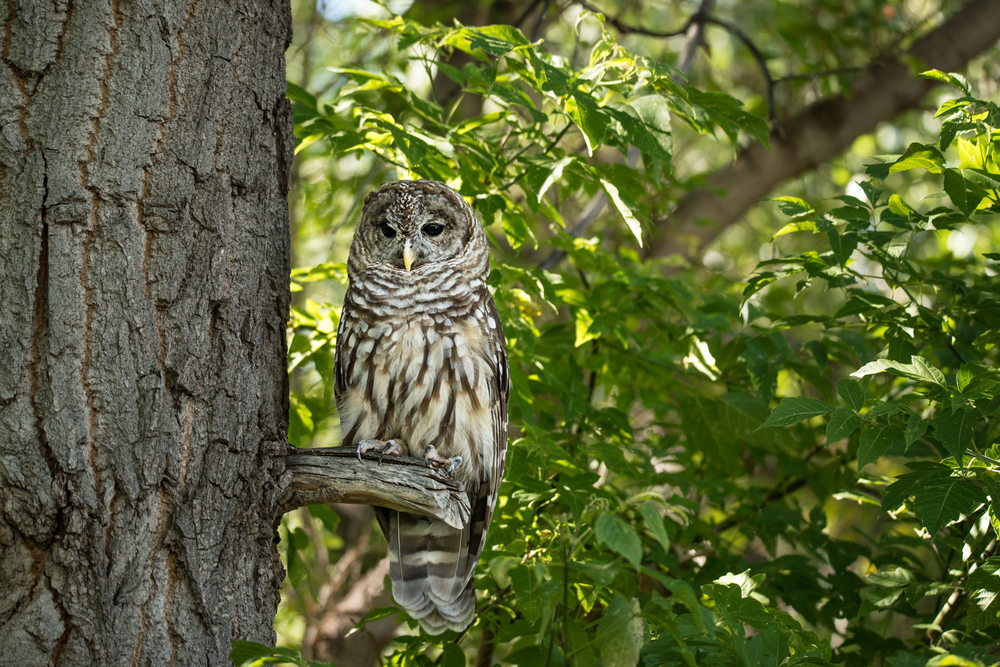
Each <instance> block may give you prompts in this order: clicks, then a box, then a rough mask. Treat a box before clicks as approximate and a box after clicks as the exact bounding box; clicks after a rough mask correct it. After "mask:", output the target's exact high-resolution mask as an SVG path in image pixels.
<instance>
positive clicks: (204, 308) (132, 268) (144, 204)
mask: <svg viewBox="0 0 1000 667" xmlns="http://www.w3.org/2000/svg"><path fill="white" fill-rule="evenodd" d="M290 25H291V17H290V13H289V8H288V6H287V2H285V1H283V0H271V1H270V2H269V1H268V0H256V1H255V0H251V1H249V2H233V3H225V2H219V1H216V0H213V1H211V2H190V1H185V0H160V2H149V3H145V2H137V1H134V0H116V1H115V2H102V1H98V0H88V1H87V2H81V1H79V0H78V1H77V2H68V1H67V0H10V1H9V2H0V26H2V27H3V28H2V29H3V31H4V32H3V33H2V40H3V46H2V62H0V647H2V649H0V650H2V656H3V660H2V663H3V664H4V665H18V666H19V667H29V666H32V665H49V664H53V665H163V664H171V665H188V664H199V665H206V664H207V665H225V664H228V657H227V656H228V652H229V650H230V642H231V640H232V639H234V638H242V639H251V640H256V641H262V642H273V641H274V632H273V630H272V623H273V620H274V614H275V611H276V608H277V603H278V585H279V582H280V580H281V578H282V576H283V571H282V568H281V565H280V561H279V560H278V557H277V554H276V551H275V549H274V539H273V528H272V524H271V517H272V515H273V512H274V505H275V502H276V500H277V496H278V492H279V488H278V484H277V478H278V475H280V474H281V471H282V462H281V458H280V456H281V454H283V452H284V448H285V445H284V443H285V431H286V425H287V422H286V419H287V400H288V392H287V386H286V385H287V375H286V370H285V322H286V319H287V315H288V300H289V290H288V272H289V259H288V258H289V239H288V210H287V204H286V195H287V187H288V182H287V179H288V166H289V163H290V160H291V146H292V144H291V140H292V138H291V111H290V107H289V105H288V103H287V101H286V99H285V96H284V93H285V83H284V70H285V68H284V55H283V54H284V51H285V48H286V47H287V44H288V43H289V39H290Z"/></svg>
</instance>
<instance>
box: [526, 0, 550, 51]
mask: <svg viewBox="0 0 1000 667" xmlns="http://www.w3.org/2000/svg"><path fill="white" fill-rule="evenodd" d="M551 2H552V0H545V3H544V4H543V5H542V11H540V12H538V20H537V21H535V29H534V30H532V31H531V41H532V42H537V41H538V34H539V33H540V32H541V31H542V23H543V22H544V21H545V14H547V13H548V11H549V4H550V3H551Z"/></svg>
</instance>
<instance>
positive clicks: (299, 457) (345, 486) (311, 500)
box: [278, 446, 472, 528]
mask: <svg viewBox="0 0 1000 667" xmlns="http://www.w3.org/2000/svg"><path fill="white" fill-rule="evenodd" d="M362 457H363V458H364V459H365V460H362V461H359V460H358V455H357V451H356V450H355V448H354V447H325V448H317V449H297V448H295V447H291V446H290V447H289V450H288V453H287V454H285V470H286V471H287V472H289V473H291V476H292V479H291V484H290V485H289V486H288V488H287V489H286V490H285V493H284V496H283V497H282V499H281V501H280V502H279V504H278V513H279V515H281V514H285V513H286V512H290V511H291V510H293V509H295V508H297V507H302V506H303V505H313V504H316V503H350V504H356V505H374V506H376V507H386V508H388V509H393V510H399V511H402V512H411V513H413V514H423V515H426V516H431V517H434V518H435V519H440V520H441V521H444V522H445V523H447V524H448V525H449V526H452V527H453V528H462V527H463V526H465V525H466V524H467V523H468V521H469V517H470V516H471V514H472V508H471V505H470V502H469V496H468V494H467V493H466V492H465V489H463V488H462V486H461V484H459V483H458V482H457V481H455V480H454V479H452V478H450V477H449V476H448V475H447V474H446V473H445V472H444V470H443V469H442V468H441V464H439V463H436V462H431V466H430V467H428V465H427V464H426V463H425V462H424V460H423V459H415V458H412V457H409V456H394V455H391V454H390V455H386V456H385V457H384V458H383V459H382V462H381V463H379V461H378V459H379V457H378V455H377V454H374V453H366V454H362Z"/></svg>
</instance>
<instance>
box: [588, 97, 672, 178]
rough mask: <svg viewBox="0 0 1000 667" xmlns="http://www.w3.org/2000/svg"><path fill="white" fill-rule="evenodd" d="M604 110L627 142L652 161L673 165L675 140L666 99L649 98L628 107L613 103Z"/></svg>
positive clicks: (641, 98) (639, 100) (633, 102)
mask: <svg viewBox="0 0 1000 667" xmlns="http://www.w3.org/2000/svg"><path fill="white" fill-rule="evenodd" d="M604 108H605V110H606V111H607V113H608V114H609V115H610V116H611V117H612V118H614V119H615V120H617V121H618V122H619V123H621V126H622V130H623V134H622V136H623V138H624V139H625V141H627V142H628V143H630V144H632V145H633V146H635V147H636V148H638V149H639V150H640V151H642V152H643V153H645V154H646V155H649V156H650V157H654V158H659V159H660V160H663V161H664V162H667V163H669V162H670V160H671V158H672V152H673V139H672V137H671V134H670V111H669V109H668V107H667V100H666V99H664V98H663V97H661V96H659V95H647V96H646V97H640V98H637V99H634V100H629V102H628V103H621V102H612V103H610V104H608V105H606V106H605V107H604Z"/></svg>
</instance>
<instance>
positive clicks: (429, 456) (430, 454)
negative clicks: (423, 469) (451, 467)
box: [424, 445, 444, 468]
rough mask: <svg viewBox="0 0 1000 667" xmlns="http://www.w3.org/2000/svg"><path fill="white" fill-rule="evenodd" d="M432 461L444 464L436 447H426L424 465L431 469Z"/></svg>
mask: <svg viewBox="0 0 1000 667" xmlns="http://www.w3.org/2000/svg"><path fill="white" fill-rule="evenodd" d="M431 461H437V462H438V463H440V462H443V461H444V459H443V458H441V455H440V454H438V450H437V448H436V447H435V446H434V445H427V446H426V447H424V465H425V466H427V467H428V468H430V467H431Z"/></svg>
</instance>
